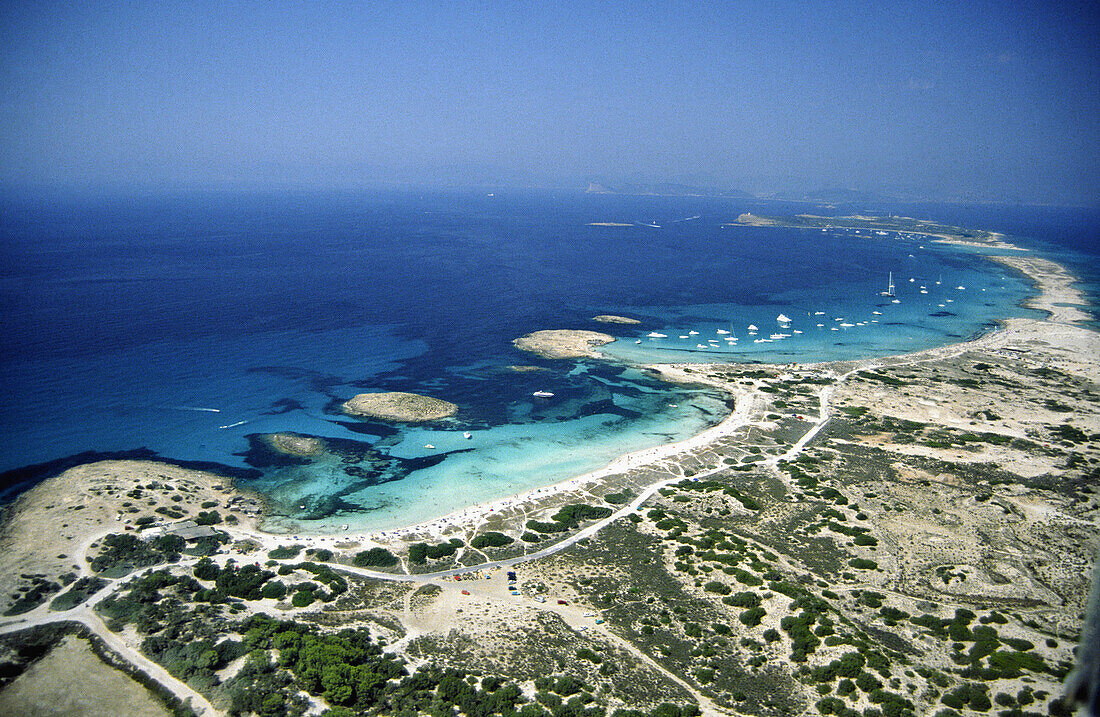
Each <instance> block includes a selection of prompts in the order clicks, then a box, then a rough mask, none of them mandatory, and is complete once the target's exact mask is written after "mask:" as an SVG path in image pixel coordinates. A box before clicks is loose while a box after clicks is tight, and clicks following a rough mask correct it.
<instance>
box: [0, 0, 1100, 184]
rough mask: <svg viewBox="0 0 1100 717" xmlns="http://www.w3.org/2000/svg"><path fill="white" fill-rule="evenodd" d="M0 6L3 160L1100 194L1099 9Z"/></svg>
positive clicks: (158, 169) (281, 172) (355, 178)
mask: <svg viewBox="0 0 1100 717" xmlns="http://www.w3.org/2000/svg"><path fill="white" fill-rule="evenodd" d="M1052 5H1054V4H1051V3H1028V2H980V1H979V2H943V3H929V2H919V3H918V2H914V3H889V2H886V3H882V2H867V3H860V2H849V3H839V2H838V3H831V2H782V1H780V2H756V1H752V0H746V1H744V2H706V3H672V2H653V3H649V2H623V3H598V2H584V3H571V2H555V3H538V4H534V3H500V2H486V3H471V2H437V3H419V2H393V3H390V2H349V3H323V2H309V3H281V2H256V3H249V2H225V3H220V2H195V3H155V2H126V3H67V2H62V3H51V2H34V3H12V2H9V3H6V4H5V5H4V6H3V10H0V182H2V183H4V184H9V185H26V184H30V185H59V186H69V187H72V186H76V187H98V186H108V187H111V186H137V187H176V186H205V185H217V186H238V185H240V186H254V185H255V186H262V185H265V184H272V185H279V186H284V185H295V186H306V187H310V186H316V187H326V186H342V185H359V184H377V183H394V182H398V183H402V182H408V183H449V184H454V183H461V182H478V183H480V182H485V183H501V184H524V185H552V186H573V185H576V186H579V187H583V186H585V184H586V182H587V181H588V180H590V179H594V178H600V179H604V180H606V181H682V182H691V183H697V184H705V185H711V186H716V187H726V188H734V187H736V188H742V189H747V190H750V191H754V192H762V193H766V192H774V191H790V190H795V191H804V190H814V189H819V188H823V187H838V188H839V187H845V188H854V189H861V190H868V191H880V192H892V193H901V194H905V195H912V196H922V197H930V198H940V199H948V198H950V199H956V198H964V199H965V198H970V199H980V200H999V201H1025V202H1028V201H1034V202H1053V203H1064V204H1081V203H1084V204H1091V205H1095V204H1097V203H1098V202H1100V166H1098V163H1097V154H1098V149H1100V121H1098V117H1100V52H1098V51H1097V46H1100V10H1098V6H1097V5H1096V3H1077V4H1075V3H1064V4H1058V5H1057V6H1056V7H1052Z"/></svg>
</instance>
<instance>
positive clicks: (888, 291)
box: [880, 271, 894, 296]
mask: <svg viewBox="0 0 1100 717" xmlns="http://www.w3.org/2000/svg"><path fill="white" fill-rule="evenodd" d="M880 295H881V296H894V272H892V271H891V272H890V284H889V286H887V287H886V291H883V292H881V294H880Z"/></svg>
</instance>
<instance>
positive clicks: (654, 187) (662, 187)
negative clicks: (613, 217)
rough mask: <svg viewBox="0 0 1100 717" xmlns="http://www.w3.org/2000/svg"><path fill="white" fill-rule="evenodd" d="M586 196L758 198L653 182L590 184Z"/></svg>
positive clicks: (744, 193) (721, 190)
mask: <svg viewBox="0 0 1100 717" xmlns="http://www.w3.org/2000/svg"><path fill="white" fill-rule="evenodd" d="M585 193H586V194H632V195H640V196H655V197H729V198H732V199H755V198H756V197H755V196H754V195H752V194H749V193H748V192H744V191H741V190H740V189H718V188H714V187H698V186H692V185H690V184H677V183H675V182H653V183H650V184H629V183H622V184H620V183H615V184H608V183H601V182H589V184H588V188H587V189H586V190H585Z"/></svg>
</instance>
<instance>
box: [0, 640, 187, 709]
mask: <svg viewBox="0 0 1100 717" xmlns="http://www.w3.org/2000/svg"><path fill="white" fill-rule="evenodd" d="M0 714H5V715H22V716H24V717H60V716H62V715H63V716H64V717H102V715H127V716H128V717H166V716H167V715H170V714H171V712H169V711H168V710H167V709H166V708H165V707H164V705H163V704H162V703H161V702H160V701H159V700H157V699H156V698H155V697H153V696H152V695H151V694H149V691H148V690H146V689H145V688H144V687H142V686H141V685H140V684H138V683H137V682H135V681H134V680H132V679H130V677H129V676H128V675H126V674H125V673H123V672H120V671H118V670H116V669H115V668H113V667H110V666H108V665H105V664H104V663H103V662H102V661H101V660H100V659H99V658H98V657H96V655H95V653H94V652H92V648H91V645H89V644H88V641H87V640H82V639H80V638H78V637H73V636H69V637H66V638H64V639H63V640H62V641H61V642H60V643H58V645H57V646H56V647H54V648H53V649H52V650H51V651H50V652H49V653H48V654H47V655H46V656H45V657H43V658H42V659H40V660H39V661H38V662H36V663H34V664H33V665H32V666H31V667H30V668H28V669H27V671H26V672H24V673H23V674H22V675H20V676H19V677H17V678H16V679H15V680H14V681H12V682H11V684H9V685H7V686H6V687H5V688H4V689H3V690H0Z"/></svg>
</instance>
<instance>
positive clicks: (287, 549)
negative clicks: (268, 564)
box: [267, 545, 304, 560]
mask: <svg viewBox="0 0 1100 717" xmlns="http://www.w3.org/2000/svg"><path fill="white" fill-rule="evenodd" d="M303 547H304V546H302V545H280V546H279V547H277V548H275V549H274V550H272V551H270V552H268V554H267V557H269V558H271V559H272V560H286V559H287V558H294V557H297V556H298V553H300V552H302V548H303Z"/></svg>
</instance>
